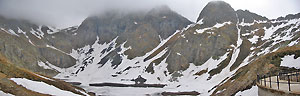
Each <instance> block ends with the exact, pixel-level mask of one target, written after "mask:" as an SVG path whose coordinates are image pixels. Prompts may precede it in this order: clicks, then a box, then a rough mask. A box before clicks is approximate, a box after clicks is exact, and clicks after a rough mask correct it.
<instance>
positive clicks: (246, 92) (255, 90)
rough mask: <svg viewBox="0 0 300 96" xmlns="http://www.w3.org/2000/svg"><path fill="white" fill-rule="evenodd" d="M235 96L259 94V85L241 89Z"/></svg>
mask: <svg viewBox="0 0 300 96" xmlns="http://www.w3.org/2000/svg"><path fill="white" fill-rule="evenodd" d="M235 96H258V87H257V86H252V88H250V89H248V90H244V91H240V92H238V93H236V94H235Z"/></svg>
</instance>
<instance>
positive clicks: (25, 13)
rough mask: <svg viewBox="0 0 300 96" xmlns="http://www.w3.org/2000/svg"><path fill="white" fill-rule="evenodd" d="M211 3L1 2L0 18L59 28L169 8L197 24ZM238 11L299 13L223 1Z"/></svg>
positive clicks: (284, 1) (290, 6) (282, 3)
mask: <svg viewBox="0 0 300 96" xmlns="http://www.w3.org/2000/svg"><path fill="white" fill-rule="evenodd" d="M209 1H212V0H0V15H2V16H5V17H7V18H13V19H25V20H29V21H31V22H33V23H37V24H44V25H51V26H56V27H60V28H65V27H69V26H74V25H79V24H80V23H81V22H82V21H83V20H84V19H85V18H86V17H88V16H89V15H91V14H100V13H102V12H105V11H108V10H111V9H118V10H122V11H136V10H149V9H151V8H153V7H155V6H159V5H168V6H169V7H170V8H171V9H172V10H174V11H176V12H178V13H179V14H181V15H183V16H184V17H186V18H188V19H189V20H191V21H196V19H197V17H198V15H199V13H200V11H201V10H202V9H203V7H204V6H205V5H206V4H207V3H208V2H209ZM224 1H225V2H228V3H229V4H231V5H232V7H233V8H234V9H235V10H237V9H247V10H249V11H251V12H254V13H257V14H259V15H263V16H266V17H268V18H271V19H273V18H277V17H279V16H285V15H287V14H291V13H293V14H295V13H298V12H300V7H299V6H298V4H299V3H300V1H299V0H279V1H276V2H274V0H251V1H249V0H224Z"/></svg>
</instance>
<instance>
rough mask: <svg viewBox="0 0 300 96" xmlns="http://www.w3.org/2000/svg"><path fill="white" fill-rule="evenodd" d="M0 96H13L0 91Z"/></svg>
mask: <svg viewBox="0 0 300 96" xmlns="http://www.w3.org/2000/svg"><path fill="white" fill-rule="evenodd" d="M0 96H14V95H11V94H9V93H5V92H3V91H1V90H0Z"/></svg>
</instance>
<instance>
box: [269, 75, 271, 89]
mask: <svg viewBox="0 0 300 96" xmlns="http://www.w3.org/2000/svg"><path fill="white" fill-rule="evenodd" d="M269 81H270V88H272V84H271V74H270V76H269Z"/></svg>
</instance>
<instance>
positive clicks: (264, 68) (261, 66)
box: [212, 45, 300, 96]
mask: <svg viewBox="0 0 300 96" xmlns="http://www.w3.org/2000/svg"><path fill="white" fill-rule="evenodd" d="M292 54H295V55H296V57H297V56H298V57H299V56H300V45H297V46H292V47H286V48H281V49H279V50H278V51H276V52H273V53H269V54H266V55H264V56H261V57H260V58H258V59H257V60H255V61H253V62H251V63H250V64H248V65H246V66H243V67H242V68H240V69H239V70H238V71H237V72H236V73H235V75H234V76H233V77H232V78H230V79H229V80H228V81H227V82H225V83H224V84H221V85H220V87H218V88H217V89H216V90H215V91H214V92H213V94H212V95H219V96H230V95H234V94H235V93H236V92H238V91H240V90H241V89H244V90H245V89H248V88H251V86H252V85H254V84H255V80H256V75H257V74H267V73H269V72H271V73H274V74H276V73H278V72H279V71H280V69H281V67H280V61H281V58H282V57H284V56H285V55H292ZM278 59H279V60H278ZM221 90H225V91H223V92H220V93H217V92H218V91H221Z"/></svg>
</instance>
